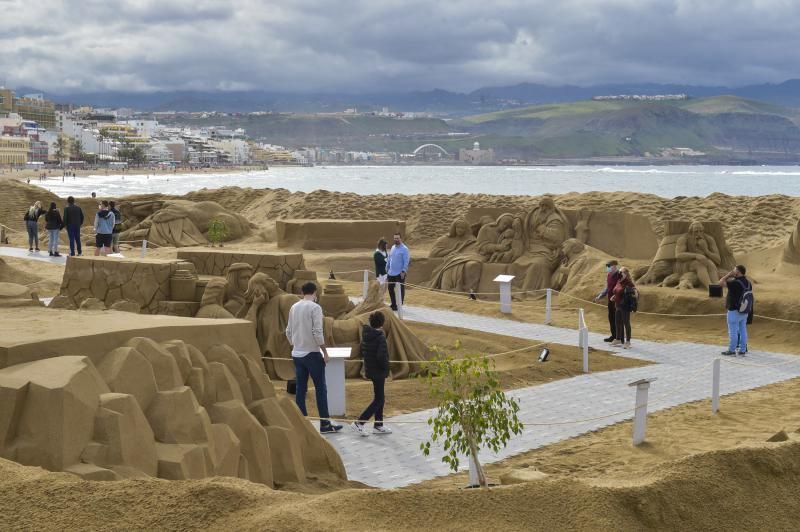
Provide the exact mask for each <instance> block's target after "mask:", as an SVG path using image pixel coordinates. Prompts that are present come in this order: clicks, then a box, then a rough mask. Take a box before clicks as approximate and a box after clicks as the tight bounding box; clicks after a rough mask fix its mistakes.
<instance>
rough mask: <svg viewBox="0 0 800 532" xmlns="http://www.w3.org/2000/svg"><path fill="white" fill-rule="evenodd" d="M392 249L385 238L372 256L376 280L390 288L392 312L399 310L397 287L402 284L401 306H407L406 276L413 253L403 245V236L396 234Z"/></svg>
mask: <svg viewBox="0 0 800 532" xmlns="http://www.w3.org/2000/svg"><path fill="white" fill-rule="evenodd" d="M392 242H393V245H392V248H391V249H388V248H389V243H388V242H386V239H385V238H381V239H380V240H378V247H377V248H376V249H375V253H374V254H373V255H372V258H373V261H374V262H375V278H376V279H378V282H379V283H380V284H381V287H382V288H384V289H385V288H386V287H388V289H389V299H390V301H391V308H392V310H395V311H396V310H397V294H395V285H396V284H398V283H399V284H400V304H401V305H402V304H405V300H406V275H407V274H408V267H409V265H410V264H411V251H409V249H408V246H406V245H405V243H403V235H401V234H400V233H395V234H394V235H392Z"/></svg>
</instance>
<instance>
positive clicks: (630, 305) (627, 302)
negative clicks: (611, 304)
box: [622, 286, 639, 312]
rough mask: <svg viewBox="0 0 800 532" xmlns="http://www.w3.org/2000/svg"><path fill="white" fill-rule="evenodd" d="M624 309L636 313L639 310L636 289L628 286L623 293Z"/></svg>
mask: <svg viewBox="0 0 800 532" xmlns="http://www.w3.org/2000/svg"><path fill="white" fill-rule="evenodd" d="M622 308H624V309H625V310H627V311H628V312H636V311H637V310H638V309H639V298H637V297H636V288H635V287H633V286H626V287H625V289H624V290H623V292H622Z"/></svg>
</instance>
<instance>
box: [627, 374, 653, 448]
mask: <svg viewBox="0 0 800 532" xmlns="http://www.w3.org/2000/svg"><path fill="white" fill-rule="evenodd" d="M654 380H656V379H655V378H652V379H640V380H638V381H634V382H632V383H630V384H628V386H636V412H635V413H634V416H633V444H634V445H639V444H640V443H642V442H643V441H644V439H645V433H646V432H647V393H648V390H649V389H650V383H651V382H653V381H654Z"/></svg>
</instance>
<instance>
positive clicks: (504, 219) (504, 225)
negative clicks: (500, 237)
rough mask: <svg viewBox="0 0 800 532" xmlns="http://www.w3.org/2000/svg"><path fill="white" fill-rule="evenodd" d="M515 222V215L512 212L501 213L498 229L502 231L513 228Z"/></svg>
mask: <svg viewBox="0 0 800 532" xmlns="http://www.w3.org/2000/svg"><path fill="white" fill-rule="evenodd" d="M513 224H514V217H513V216H512V215H510V214H501V215H500V217H499V218H498V219H497V230H498V231H500V232H502V231H505V230H506V229H509V228H511V226H512V225H513Z"/></svg>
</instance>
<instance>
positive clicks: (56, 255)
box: [53, 252, 61, 257]
mask: <svg viewBox="0 0 800 532" xmlns="http://www.w3.org/2000/svg"><path fill="white" fill-rule="evenodd" d="M53 256H54V257H60V256H61V254H60V253H58V252H55V253H53Z"/></svg>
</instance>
